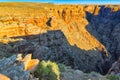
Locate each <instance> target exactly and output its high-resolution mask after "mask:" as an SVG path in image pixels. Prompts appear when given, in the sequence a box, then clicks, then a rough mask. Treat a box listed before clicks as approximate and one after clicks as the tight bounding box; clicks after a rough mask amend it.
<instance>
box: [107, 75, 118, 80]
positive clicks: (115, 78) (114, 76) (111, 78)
mask: <svg viewBox="0 0 120 80" xmlns="http://www.w3.org/2000/svg"><path fill="white" fill-rule="evenodd" d="M106 78H107V79H109V80H120V77H119V76H117V75H106Z"/></svg>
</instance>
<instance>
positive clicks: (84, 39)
mask: <svg viewBox="0 0 120 80" xmlns="http://www.w3.org/2000/svg"><path fill="white" fill-rule="evenodd" d="M17 4H18V5H17ZM4 6H5V7H4ZM9 6H11V7H10V8H9ZM99 9H100V7H99V6H95V5H90V6H88V5H86V6H83V5H53V4H40V3H34V4H32V3H31V4H29V3H4V4H2V5H1V6H0V10H1V13H0V16H1V18H0V27H1V30H0V33H1V34H0V37H4V36H7V37H15V36H25V35H31V34H39V33H44V32H46V31H47V30H58V29H60V30H62V32H63V33H64V34H65V36H66V37H67V40H68V41H69V43H70V44H71V45H74V44H76V45H77V46H78V47H79V48H81V49H84V50H91V49H95V48H96V47H97V48H99V49H100V50H101V49H102V48H104V49H105V47H104V46H103V45H102V44H101V43H100V42H99V41H98V40H97V39H95V38H94V37H93V36H92V35H91V34H90V33H89V32H88V31H87V30H86V29H85V27H86V26H87V25H88V24H89V22H88V21H87V19H86V11H87V12H90V13H94V14H95V15H97V14H98V11H99ZM50 18H51V20H50ZM105 51H106V50H105Z"/></svg>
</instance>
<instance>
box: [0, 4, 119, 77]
mask: <svg viewBox="0 0 120 80" xmlns="http://www.w3.org/2000/svg"><path fill="white" fill-rule="evenodd" d="M0 4H1V5H0V56H1V57H0V58H3V57H8V56H9V55H13V54H18V53H22V54H23V55H26V54H29V53H31V54H32V55H33V57H34V58H38V59H39V60H51V61H55V62H57V63H63V64H65V65H67V66H71V68H72V69H79V70H81V71H83V72H87V73H89V72H91V71H96V72H99V73H101V74H103V75H105V74H107V72H108V70H109V69H110V67H111V65H112V63H114V62H115V61H116V60H118V58H119V56H120V53H119V52H120V43H119V41H120V20H119V18H120V11H119V9H120V6H119V5H70V4H69V5H68V4H66V5H65V4H64V5H62V4H61V5H60V4H52V3H51V4H50V3H49V4H48V3H22V2H21V3H0Z"/></svg>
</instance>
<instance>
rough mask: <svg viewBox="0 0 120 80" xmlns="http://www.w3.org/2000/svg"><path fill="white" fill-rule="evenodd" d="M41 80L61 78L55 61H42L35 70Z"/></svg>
mask: <svg viewBox="0 0 120 80" xmlns="http://www.w3.org/2000/svg"><path fill="white" fill-rule="evenodd" d="M35 76H36V77H38V78H39V80H60V71H59V67H58V65H57V64H56V63H55V62H51V61H41V62H40V63H39V65H38V68H37V69H36V71H35Z"/></svg>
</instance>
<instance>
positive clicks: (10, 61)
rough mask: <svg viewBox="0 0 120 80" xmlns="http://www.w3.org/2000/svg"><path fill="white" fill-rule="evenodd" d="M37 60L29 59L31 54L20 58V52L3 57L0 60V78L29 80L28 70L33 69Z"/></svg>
mask: <svg viewBox="0 0 120 80" xmlns="http://www.w3.org/2000/svg"><path fill="white" fill-rule="evenodd" d="M26 58H27V59H26ZM38 62H39V61H38V60H37V59H31V54H28V55H26V56H25V58H22V54H18V55H17V54H16V55H13V56H11V57H9V58H3V59H2V60H0V73H2V74H0V80H1V79H2V80H28V79H29V80H30V72H31V71H33V69H35V67H36V66H37V64H38ZM7 76H8V77H9V78H8V77H7Z"/></svg>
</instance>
